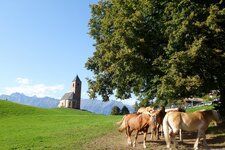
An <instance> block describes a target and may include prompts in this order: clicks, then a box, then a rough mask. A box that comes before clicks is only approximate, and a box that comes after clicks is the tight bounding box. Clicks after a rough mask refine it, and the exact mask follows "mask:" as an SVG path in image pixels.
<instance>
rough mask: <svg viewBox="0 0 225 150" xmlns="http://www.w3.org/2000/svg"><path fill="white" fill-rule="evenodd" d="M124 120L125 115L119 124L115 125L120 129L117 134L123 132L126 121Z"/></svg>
mask: <svg viewBox="0 0 225 150" xmlns="http://www.w3.org/2000/svg"><path fill="white" fill-rule="evenodd" d="M125 118H126V115H125V116H123V118H122V120H121V121H119V122H117V123H116V124H117V125H120V127H119V128H118V131H119V132H123V131H124V129H125V128H126V119H125Z"/></svg>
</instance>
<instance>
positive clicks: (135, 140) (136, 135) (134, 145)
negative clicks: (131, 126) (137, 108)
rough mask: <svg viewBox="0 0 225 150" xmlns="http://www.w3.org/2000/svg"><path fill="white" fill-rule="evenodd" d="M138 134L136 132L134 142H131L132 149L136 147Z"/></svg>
mask: <svg viewBox="0 0 225 150" xmlns="http://www.w3.org/2000/svg"><path fill="white" fill-rule="evenodd" d="M138 133H139V131H138V130H137V132H136V134H135V137H134V142H133V147H136V142H137V138H138Z"/></svg>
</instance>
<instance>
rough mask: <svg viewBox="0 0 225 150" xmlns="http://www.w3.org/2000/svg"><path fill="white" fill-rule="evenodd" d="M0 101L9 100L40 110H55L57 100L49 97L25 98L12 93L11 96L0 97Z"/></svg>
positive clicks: (19, 94)
mask: <svg viewBox="0 0 225 150" xmlns="http://www.w3.org/2000/svg"><path fill="white" fill-rule="evenodd" d="M0 99H2V100H9V101H12V102H15V103H19V104H25V105H30V106H37V107H42V108H55V107H57V105H58V103H59V100H58V99H55V98H51V97H42V98H40V97H37V96H32V97H30V96H26V95H24V94H22V93H13V94H11V95H0Z"/></svg>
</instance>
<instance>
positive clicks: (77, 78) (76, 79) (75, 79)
mask: <svg viewBox="0 0 225 150" xmlns="http://www.w3.org/2000/svg"><path fill="white" fill-rule="evenodd" d="M74 81H78V82H81V81H80V78H79V77H78V75H76V77H75V78H74V79H73V81H72V82H74Z"/></svg>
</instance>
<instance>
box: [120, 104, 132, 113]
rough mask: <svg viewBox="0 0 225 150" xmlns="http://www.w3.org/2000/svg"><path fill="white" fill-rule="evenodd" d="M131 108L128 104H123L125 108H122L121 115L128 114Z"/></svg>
mask: <svg viewBox="0 0 225 150" xmlns="http://www.w3.org/2000/svg"><path fill="white" fill-rule="evenodd" d="M129 113H130V112H129V110H128V108H127V107H126V106H123V108H122V109H121V115H126V114H129Z"/></svg>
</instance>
